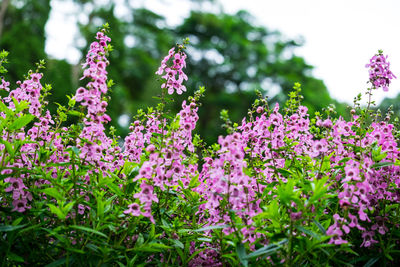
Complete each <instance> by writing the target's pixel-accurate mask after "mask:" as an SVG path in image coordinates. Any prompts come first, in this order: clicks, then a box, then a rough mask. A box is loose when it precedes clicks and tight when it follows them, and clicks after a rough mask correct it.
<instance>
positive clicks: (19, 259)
mask: <svg viewBox="0 0 400 267" xmlns="http://www.w3.org/2000/svg"><path fill="white" fill-rule="evenodd" d="M7 256H8V258H9V259H10V260H12V261H17V262H24V261H25V260H24V258H22V257H21V256H18V255H17V254H15V253H12V252H9V253H8V254H7Z"/></svg>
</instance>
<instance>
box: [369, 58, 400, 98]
mask: <svg viewBox="0 0 400 267" xmlns="http://www.w3.org/2000/svg"><path fill="white" fill-rule="evenodd" d="M387 58H388V56H386V57H385V56H383V54H382V51H379V52H378V54H376V55H374V56H373V57H372V58H371V59H370V61H369V62H370V63H369V64H366V65H365V67H366V68H369V82H370V83H371V84H372V86H373V87H374V88H379V87H382V88H383V91H385V92H386V91H388V90H389V89H388V86H389V84H390V82H391V80H392V79H395V78H397V77H396V76H395V75H394V74H393V73H392V72H391V71H390V69H389V67H390V63H389V61H387Z"/></svg>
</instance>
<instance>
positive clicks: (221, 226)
mask: <svg viewBox="0 0 400 267" xmlns="http://www.w3.org/2000/svg"><path fill="white" fill-rule="evenodd" d="M227 227H230V225H228V224H224V225H211V226H207V227H203V228H200V229H196V230H193V231H194V232H204V231H209V230H214V229H223V228H227Z"/></svg>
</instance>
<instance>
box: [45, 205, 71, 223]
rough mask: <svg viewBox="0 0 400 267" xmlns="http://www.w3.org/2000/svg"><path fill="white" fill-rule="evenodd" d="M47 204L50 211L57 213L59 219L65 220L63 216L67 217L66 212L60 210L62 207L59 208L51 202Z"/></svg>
mask: <svg viewBox="0 0 400 267" xmlns="http://www.w3.org/2000/svg"><path fill="white" fill-rule="evenodd" d="M47 206H49V208H50V211H51V212H52V213H53V214H55V215H57V217H58V218H60V219H61V220H65V218H66V217H67V214H64V212H63V211H62V209H60V208H59V207H56V206H55V205H53V204H47Z"/></svg>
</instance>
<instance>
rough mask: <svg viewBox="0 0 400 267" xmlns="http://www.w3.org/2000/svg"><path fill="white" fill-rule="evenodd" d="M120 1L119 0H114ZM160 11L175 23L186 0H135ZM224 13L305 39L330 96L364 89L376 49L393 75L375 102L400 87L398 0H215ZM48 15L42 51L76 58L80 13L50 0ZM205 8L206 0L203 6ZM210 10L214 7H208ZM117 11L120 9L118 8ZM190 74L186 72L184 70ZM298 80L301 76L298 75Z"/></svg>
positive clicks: (344, 97)
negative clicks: (238, 14) (242, 14)
mask: <svg viewBox="0 0 400 267" xmlns="http://www.w3.org/2000/svg"><path fill="white" fill-rule="evenodd" d="M117 1H122V0H117ZM131 2H134V3H135V5H138V6H140V5H144V6H145V7H147V8H150V9H151V10H153V11H154V12H156V13H159V14H161V15H164V16H165V17H166V18H167V21H168V23H169V24H170V25H176V24H178V23H180V22H181V21H182V20H183V18H184V17H185V16H187V15H188V14H189V12H190V5H189V4H188V3H187V1H180V0H139V1H137V0H135V1H131ZM220 2H221V5H222V8H223V10H224V11H225V12H227V13H231V14H232V13H235V12H237V11H238V10H240V9H246V10H248V11H249V12H250V13H251V14H252V15H253V16H255V18H256V20H257V23H258V24H260V25H263V26H266V27H267V28H268V29H270V30H279V31H280V32H281V33H282V34H283V36H285V37H288V38H297V37H300V36H302V37H303V38H304V40H305V43H304V45H303V46H302V47H300V48H298V49H296V50H295V53H296V54H297V55H299V56H302V57H304V58H305V60H306V62H307V63H309V64H311V65H313V66H314V67H315V69H314V72H313V74H314V76H315V77H317V78H320V79H322V80H323V81H324V82H325V84H326V86H327V87H328V89H329V92H330V94H331V96H332V97H334V98H336V99H338V100H340V101H346V102H348V103H352V101H353V98H354V96H356V95H357V94H358V93H360V92H364V91H365V88H366V81H367V80H368V71H367V69H366V68H365V64H367V63H368V61H369V58H370V57H371V56H373V55H374V54H375V53H376V52H377V51H378V49H382V50H383V51H384V54H385V55H386V54H387V55H389V61H390V62H391V69H392V72H393V73H394V74H395V75H396V76H398V77H399V79H397V80H394V81H393V82H392V84H391V86H390V88H389V92H388V93H385V92H383V90H379V91H377V92H375V95H374V97H375V100H377V102H380V101H381V100H382V99H383V98H384V97H385V96H389V97H394V96H396V95H397V94H398V93H400V34H399V27H400V1H399V0H379V1H378V0H334V1H327V0H301V1H300V0H245V1H244V0H220ZM52 7H53V10H52V13H51V15H50V21H49V23H48V24H47V25H46V31H47V34H48V42H47V45H46V51H47V52H48V53H49V54H50V55H52V56H53V57H55V58H68V59H69V60H70V61H71V62H74V63H76V61H77V59H78V58H79V52H77V51H76V50H74V49H72V48H71V44H72V43H73V37H74V36H76V35H77V30H76V28H74V26H73V25H74V23H75V22H76V21H77V20H78V19H82V20H84V18H83V17H81V18H77V17H76V16H72V15H70V16H67V15H68V12H70V13H69V14H74V7H73V6H72V5H70V4H68V3H65V1H60V0H58V1H57V2H55V1H54V0H53V1H52ZM204 8H205V9H206V10H207V11H210V10H212V8H210V6H205V7H204ZM214 10H215V8H214ZM121 12H122V13H123V10H122V9H121ZM189 76H190V74H189ZM299 82H300V83H301V81H299Z"/></svg>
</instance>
